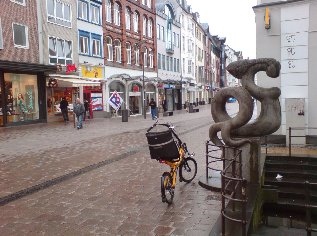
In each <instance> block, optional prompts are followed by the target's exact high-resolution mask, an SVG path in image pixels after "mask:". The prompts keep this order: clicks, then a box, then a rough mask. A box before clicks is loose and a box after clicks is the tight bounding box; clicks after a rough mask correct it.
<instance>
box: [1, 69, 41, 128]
mask: <svg viewBox="0 0 317 236" xmlns="http://www.w3.org/2000/svg"><path fill="white" fill-rule="evenodd" d="M4 81H5V95H6V106H7V121H8V123H14V122H22V121H28V120H37V119H39V103H38V87H37V77H36V76H35V75H26V74H10V73H5V74H4Z"/></svg>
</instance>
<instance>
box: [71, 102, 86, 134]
mask: <svg viewBox="0 0 317 236" xmlns="http://www.w3.org/2000/svg"><path fill="white" fill-rule="evenodd" d="M73 111H74V114H75V115H76V118H77V129H82V128H83V116H84V113H85V107H84V104H82V103H81V102H80V99H79V98H77V99H76V102H75V104H74V110H73Z"/></svg>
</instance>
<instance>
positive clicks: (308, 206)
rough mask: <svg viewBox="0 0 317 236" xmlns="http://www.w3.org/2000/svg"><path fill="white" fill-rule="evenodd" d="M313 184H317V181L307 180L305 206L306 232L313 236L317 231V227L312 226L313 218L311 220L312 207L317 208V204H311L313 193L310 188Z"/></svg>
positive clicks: (308, 235)
mask: <svg viewBox="0 0 317 236" xmlns="http://www.w3.org/2000/svg"><path fill="white" fill-rule="evenodd" d="M313 186H317V183H310V182H309V181H305V208H306V232H307V236H311V233H312V232H317V228H312V226H311V224H312V220H311V215H312V212H311V211H312V209H315V210H317V206H316V205H312V204H311V200H310V197H311V194H310V189H311V187H313Z"/></svg>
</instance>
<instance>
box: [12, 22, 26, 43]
mask: <svg viewBox="0 0 317 236" xmlns="http://www.w3.org/2000/svg"><path fill="white" fill-rule="evenodd" d="M14 25H18V26H23V27H24V35H25V45H19V44H16V43H15V33H14ZM12 36H13V44H14V47H15V48H24V49H29V46H30V45H29V27H28V26H27V25H23V24H19V23H15V22H12Z"/></svg>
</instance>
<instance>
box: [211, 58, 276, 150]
mask: <svg viewBox="0 0 317 236" xmlns="http://www.w3.org/2000/svg"><path fill="white" fill-rule="evenodd" d="M280 68H281V65H280V63H279V62H278V61H276V60H275V59H273V58H261V59H254V60H240V61H236V62H233V63H231V64H229V65H228V67H227V70H228V71H229V73H230V74H232V75H233V76H234V77H236V78H238V79H240V80H241V85H242V87H230V88H224V89H221V90H220V91H219V92H217V93H216V95H215V97H214V98H213V100H212V102H211V114H212V117H213V119H214V121H215V124H213V125H212V126H211V127H210V129H209V138H210V140H211V141H212V142H213V143H214V144H215V145H218V146H223V145H224V144H225V145H227V146H233V147H239V146H241V145H243V144H245V143H248V142H251V140H250V137H260V136H265V135H268V134H272V133H274V132H275V131H276V130H278V129H279V127H280V124H281V107H280V102H279V96H280V94H281V90H280V89H279V88H277V87H272V88H262V87H259V86H257V85H256V84H255V83H254V76H255V74H256V73H257V72H259V71H265V72H266V74H267V75H268V76H269V77H271V78H276V77H278V76H279V73H280ZM229 97H235V98H236V99H237V101H238V103H239V112H238V114H237V115H236V116H235V117H233V118H232V117H230V116H229V115H228V113H227V111H226V102H227V99H228V98H229ZM252 97H253V98H254V99H256V100H258V101H259V102H260V103H261V112H260V115H259V116H258V117H257V119H256V120H255V121H254V122H252V123H248V122H249V121H250V119H251V118H252V114H253V109H254V102H253V99H252ZM219 131H221V136H222V140H223V142H222V141H221V140H220V139H219V137H218V132H219Z"/></svg>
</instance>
